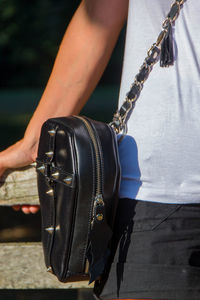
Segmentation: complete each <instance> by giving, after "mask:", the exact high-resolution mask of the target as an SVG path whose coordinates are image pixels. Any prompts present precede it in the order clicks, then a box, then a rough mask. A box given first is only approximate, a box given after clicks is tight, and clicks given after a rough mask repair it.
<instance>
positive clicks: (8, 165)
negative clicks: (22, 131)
mask: <svg viewBox="0 0 200 300" xmlns="http://www.w3.org/2000/svg"><path fill="white" fill-rule="evenodd" d="M36 153H37V143H35V144H34V145H32V146H31V147H30V146H28V145H27V144H26V143H25V141H24V139H22V140H20V141H18V142H17V143H16V144H14V145H12V146H10V147H9V148H7V149H6V150H4V151H2V152H0V177H1V176H2V175H3V173H4V172H5V171H6V170H7V169H15V168H20V167H24V166H27V165H30V164H31V163H33V162H34V161H35V159H36ZM13 209H14V210H20V209H21V210H22V211H23V212H24V213H25V214H29V213H36V212H37V211H38V210H39V205H22V206H20V205H15V206H13Z"/></svg>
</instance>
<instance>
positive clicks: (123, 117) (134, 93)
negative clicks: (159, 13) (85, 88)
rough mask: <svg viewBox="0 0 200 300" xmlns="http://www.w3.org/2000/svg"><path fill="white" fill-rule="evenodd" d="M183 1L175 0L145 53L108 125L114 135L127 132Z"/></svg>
mask: <svg viewBox="0 0 200 300" xmlns="http://www.w3.org/2000/svg"><path fill="white" fill-rule="evenodd" d="M184 2H185V0H176V1H175V2H174V3H173V4H172V5H171V9H170V11H169V13H168V15H167V17H166V18H165V20H164V22H163V24H162V31H161V32H160V34H159V36H158V38H157V41H156V42H155V43H153V45H152V46H151V47H150V49H149V50H148V52H147V57H146V58H145V60H144V62H143V64H142V66H141V67H140V69H139V73H138V74H137V75H136V76H135V79H134V83H133V84H132V85H131V88H130V91H129V92H128V93H127V95H126V98H125V100H124V102H123V104H122V106H121V107H120V109H119V110H117V112H116V113H115V114H114V116H113V120H112V122H111V123H110V125H111V126H112V127H113V129H114V130H115V132H116V134H118V133H122V134H126V132H127V125H126V122H127V119H128V117H130V114H131V113H132V110H133V108H134V106H135V102H136V100H137V99H138V97H139V95H140V92H141V90H142V88H143V84H144V82H145V81H146V80H147V78H148V76H149V74H150V72H151V71H152V69H153V66H154V64H155V63H156V62H157V61H158V59H159V56H160V51H161V43H162V41H163V39H164V38H165V35H166V33H167V28H168V25H169V23H173V22H174V21H175V20H176V19H177V18H178V16H179V12H180V9H181V8H182V5H183V3H184Z"/></svg>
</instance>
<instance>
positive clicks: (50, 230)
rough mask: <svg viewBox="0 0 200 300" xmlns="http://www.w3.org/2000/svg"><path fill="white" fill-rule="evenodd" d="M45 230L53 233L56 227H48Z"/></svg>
mask: <svg viewBox="0 0 200 300" xmlns="http://www.w3.org/2000/svg"><path fill="white" fill-rule="evenodd" d="M45 230H46V231H48V233H53V231H54V227H47V228H45Z"/></svg>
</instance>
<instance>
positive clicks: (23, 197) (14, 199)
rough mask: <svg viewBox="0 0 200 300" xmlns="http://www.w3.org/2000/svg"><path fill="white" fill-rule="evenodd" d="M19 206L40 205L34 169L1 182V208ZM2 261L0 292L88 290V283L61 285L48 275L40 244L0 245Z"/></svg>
mask: <svg viewBox="0 0 200 300" xmlns="http://www.w3.org/2000/svg"><path fill="white" fill-rule="evenodd" d="M18 204H20V205H22V204H39V200H38V193H37V185H36V170H35V167H33V166H29V167H26V168H22V169H18V170H14V171H8V172H6V173H5V174H4V176H3V177H2V178H1V179H0V206H12V205H18ZM0 262H1V263H0V289H47V288H48V289H71V288H86V287H88V283H87V282H85V281H84V282H74V283H61V282H59V281H58V280H57V278H56V277H55V276H54V275H52V274H50V273H47V272H46V267H45V265H44V259H43V252H42V245H41V243H40V242H27V243H18V242H14V243H0ZM90 287H91V286H90Z"/></svg>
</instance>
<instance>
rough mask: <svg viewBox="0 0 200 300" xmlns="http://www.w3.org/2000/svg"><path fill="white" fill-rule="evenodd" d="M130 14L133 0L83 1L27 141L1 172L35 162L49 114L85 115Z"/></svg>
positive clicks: (0, 163) (3, 157)
mask: <svg viewBox="0 0 200 300" xmlns="http://www.w3.org/2000/svg"><path fill="white" fill-rule="evenodd" d="M127 12H128V0H109V1H107V0H94V1H91V0H84V1H82V2H81V4H80V5H79V7H78V9H77V11H76V13H75V15H74V16H73V18H72V20H71V22H70V24H69V26H68V28H67V30H66V33H65V35H64V37H63V40H62V42H61V45H60V48H59V51H58V54H57V57H56V60H55V63H54V67H53V70H52V73H51V75H50V78H49V80H48V83H47V85H46V88H45V90H44V93H43V95H42V97H41V100H40V103H39V105H38V107H37V109H36V110H35V112H34V114H33V117H32V118H31V120H30V122H29V124H28V127H27V129H26V131H25V134H24V137H23V139H21V140H20V141H18V142H17V143H16V144H14V145H12V146H10V147H9V148H7V149H6V150H4V151H2V152H1V153H0V176H2V174H3V173H4V172H5V170H6V169H8V168H9V169H12V168H20V167H23V166H26V165H29V164H31V163H32V162H34V161H35V159H36V156H37V149H38V142H39V135H40V129H41V126H42V124H43V123H44V122H45V121H46V120H47V119H48V118H51V117H59V116H64V115H65V116H68V115H72V114H79V112H80V110H81V109H82V107H83V106H84V105H85V103H86V102H87V100H88V98H89V97H90V95H91V93H92V92H93V90H94V89H95V87H96V85H97V83H98V82H99V80H100V78H101V76H102V74H103V72H104V70H105V67H106V65H107V63H108V61H109V59H110V56H111V54H112V51H113V49H114V46H115V44H116V41H117V39H118V36H119V33H120V31H121V29H122V27H123V25H124V22H125V21H126V18H127ZM13 208H14V209H15V210H17V211H18V210H20V209H21V210H22V211H23V212H24V213H26V214H28V213H36V212H37V211H38V210H39V206H32V205H23V206H22V207H20V206H18V205H17V206H14V207H13Z"/></svg>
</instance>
